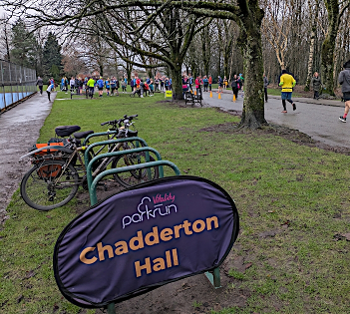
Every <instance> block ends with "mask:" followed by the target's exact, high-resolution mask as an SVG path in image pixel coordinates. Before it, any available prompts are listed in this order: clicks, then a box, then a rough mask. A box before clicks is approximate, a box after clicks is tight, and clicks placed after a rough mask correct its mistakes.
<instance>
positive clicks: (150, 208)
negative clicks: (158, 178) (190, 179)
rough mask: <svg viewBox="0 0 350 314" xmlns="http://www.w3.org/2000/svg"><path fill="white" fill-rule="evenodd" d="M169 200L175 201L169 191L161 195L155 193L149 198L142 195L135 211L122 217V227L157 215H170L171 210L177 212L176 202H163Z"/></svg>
mask: <svg viewBox="0 0 350 314" xmlns="http://www.w3.org/2000/svg"><path fill="white" fill-rule="evenodd" d="M169 201H171V202H172V203H173V202H174V201H175V195H172V194H171V193H169V194H167V193H166V194H164V195H163V196H162V195H161V194H157V195H156V196H154V197H152V198H150V197H149V196H145V197H143V198H142V199H141V201H140V203H139V205H138V206H137V212H136V213H135V214H133V215H131V216H124V217H123V219H122V227H123V229H125V228H126V226H128V225H131V224H132V223H139V222H142V221H144V220H149V219H152V218H156V217H157V216H161V217H163V216H167V215H170V214H171V212H175V213H177V206H176V204H166V205H165V204H163V203H165V202H169Z"/></svg>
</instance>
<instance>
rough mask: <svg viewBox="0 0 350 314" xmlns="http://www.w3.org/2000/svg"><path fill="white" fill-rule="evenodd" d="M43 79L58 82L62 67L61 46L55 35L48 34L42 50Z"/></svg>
mask: <svg viewBox="0 0 350 314" xmlns="http://www.w3.org/2000/svg"><path fill="white" fill-rule="evenodd" d="M43 67H44V79H49V78H50V77H53V78H54V79H55V81H56V82H58V81H59V78H60V75H61V71H62V69H63V66H62V55H61V46H60V45H59V44H58V40H57V38H56V35H55V34H53V33H52V32H50V33H49V34H48V36H47V40H46V42H45V45H44V50H43Z"/></svg>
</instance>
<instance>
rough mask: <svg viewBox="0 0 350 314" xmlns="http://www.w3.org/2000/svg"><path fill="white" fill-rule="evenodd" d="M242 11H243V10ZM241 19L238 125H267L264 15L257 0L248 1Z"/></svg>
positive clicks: (256, 126)
mask: <svg viewBox="0 0 350 314" xmlns="http://www.w3.org/2000/svg"><path fill="white" fill-rule="evenodd" d="M243 12H244V11H243ZM245 13H246V14H244V17H245V18H244V19H242V24H243V25H242V26H243V27H241V33H240V46H241V47H242V50H243V56H244V82H245V83H244V85H245V86H244V93H245V95H244V100H243V112H242V119H241V122H240V127H241V128H242V127H243V128H250V129H257V128H261V127H262V126H263V125H267V122H266V120H265V111H264V83H263V71H264V68H263V57H262V44H261V32H260V25H261V21H262V18H263V16H264V13H263V11H262V10H261V9H260V8H259V5H258V1H254V0H253V1H250V2H249V6H248V10H247V12H245Z"/></svg>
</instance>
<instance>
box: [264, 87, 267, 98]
mask: <svg viewBox="0 0 350 314" xmlns="http://www.w3.org/2000/svg"><path fill="white" fill-rule="evenodd" d="M264 94H265V101H267V88H264Z"/></svg>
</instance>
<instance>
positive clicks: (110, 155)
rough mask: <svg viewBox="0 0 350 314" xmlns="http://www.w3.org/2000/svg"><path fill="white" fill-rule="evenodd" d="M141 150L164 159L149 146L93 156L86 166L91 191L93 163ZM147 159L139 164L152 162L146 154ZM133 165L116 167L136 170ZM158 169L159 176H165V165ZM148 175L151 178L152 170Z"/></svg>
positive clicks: (159, 159)
mask: <svg viewBox="0 0 350 314" xmlns="http://www.w3.org/2000/svg"><path fill="white" fill-rule="evenodd" d="M140 152H153V153H154V154H155V155H156V157H157V159H158V161H161V160H162V158H161V156H160V154H159V152H158V151H157V150H155V149H154V148H152V147H148V146H146V147H140V148H133V149H127V150H119V151H116V152H111V153H105V154H100V155H97V156H95V157H94V158H92V159H91V161H90V162H89V164H88V165H87V167H86V179H87V184H88V188H89V191H90V187H91V184H92V171H91V170H92V165H93V164H94V163H95V162H96V161H97V160H99V159H101V158H108V157H113V156H123V155H129V154H131V153H140ZM146 161H147V162H146V163H142V164H137V165H145V164H148V163H151V162H149V159H148V160H147V156H146ZM133 166H135V165H133ZM133 166H127V167H120V168H116V169H125V168H128V169H129V170H136V169H135V168H133V169H131V167H133ZM141 168H142V167H141ZM143 168H149V167H143ZM138 169H139V168H138ZM158 169H159V177H160V178H163V176H164V172H163V167H161V166H159V167H158ZM110 170H113V169H110ZM107 171H109V170H105V171H103V172H102V173H105V172H107ZM98 176H99V175H97V176H96V178H97V177H98ZM148 176H149V179H150V180H151V173H150V171H149V173H148Z"/></svg>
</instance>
